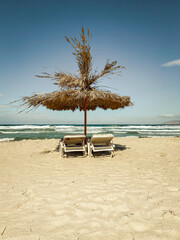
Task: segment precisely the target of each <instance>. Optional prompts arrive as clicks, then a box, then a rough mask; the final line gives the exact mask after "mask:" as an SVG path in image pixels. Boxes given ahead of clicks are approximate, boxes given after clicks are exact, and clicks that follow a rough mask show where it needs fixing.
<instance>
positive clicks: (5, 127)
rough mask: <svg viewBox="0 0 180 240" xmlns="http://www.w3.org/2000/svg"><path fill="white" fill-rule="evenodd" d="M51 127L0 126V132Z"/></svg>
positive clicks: (48, 126) (47, 126)
mask: <svg viewBox="0 0 180 240" xmlns="http://www.w3.org/2000/svg"><path fill="white" fill-rule="evenodd" d="M52 127H53V126H50V125H44V126H38V125H20V126H0V130H8V129H12V130H13V129H15V130H16V129H21V130H23V129H46V128H52Z"/></svg>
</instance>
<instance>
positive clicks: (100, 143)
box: [88, 134, 115, 157]
mask: <svg viewBox="0 0 180 240" xmlns="http://www.w3.org/2000/svg"><path fill="white" fill-rule="evenodd" d="M113 138H114V136H113V135H112V134H101V135H100V134H99V135H98V134H96V135H92V137H91V139H90V141H89V142H88V155H89V156H93V154H92V153H93V152H104V151H110V152H111V157H113V156H114V149H115V145H114V144H113Z"/></svg>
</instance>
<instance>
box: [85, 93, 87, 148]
mask: <svg viewBox="0 0 180 240" xmlns="http://www.w3.org/2000/svg"><path fill="white" fill-rule="evenodd" d="M86 112H87V97H85V99H84V135H85V136H86V139H85V144H86V143H87V134H86V124H87V114H86Z"/></svg>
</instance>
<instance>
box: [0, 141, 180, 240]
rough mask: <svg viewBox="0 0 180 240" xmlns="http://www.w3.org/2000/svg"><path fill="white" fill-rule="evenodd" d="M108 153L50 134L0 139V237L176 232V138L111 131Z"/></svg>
mask: <svg viewBox="0 0 180 240" xmlns="http://www.w3.org/2000/svg"><path fill="white" fill-rule="evenodd" d="M114 142H115V144H116V148H117V150H116V151H115V157H114V158H111V157H109V156H108V155H104V156H103V155H96V157H95V158H90V157H86V158H83V157H81V156H80V155H81V154H80V155H79V156H78V157H77V156H76V157H75V156H69V157H68V158H61V159H60V157H59V152H58V151H57V150H56V149H57V146H58V140H57V139H52V140H23V141H17V142H0V239H10V240H15V239H17V240H31V239H32V240H36V239H37V240H75V239H76V240H91V239H93V240H94V239H96V240H100V239H101V240H166V239H168V240H172V239H173V240H179V239H180V138H116V139H115V140H114Z"/></svg>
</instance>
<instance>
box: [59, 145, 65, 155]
mask: <svg viewBox="0 0 180 240" xmlns="http://www.w3.org/2000/svg"><path fill="white" fill-rule="evenodd" d="M59 151H60V157H64V147H63V144H62V142H60V145H59Z"/></svg>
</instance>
